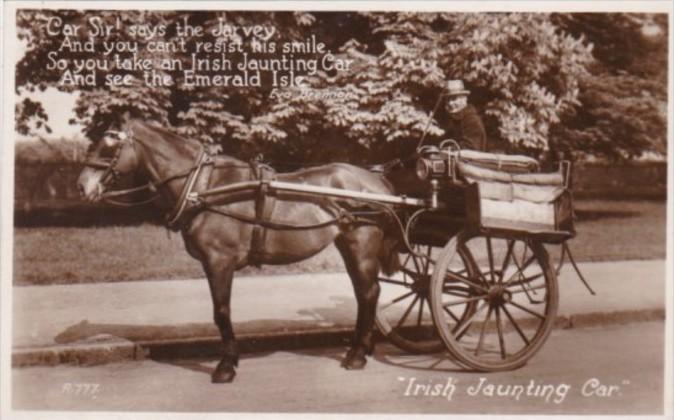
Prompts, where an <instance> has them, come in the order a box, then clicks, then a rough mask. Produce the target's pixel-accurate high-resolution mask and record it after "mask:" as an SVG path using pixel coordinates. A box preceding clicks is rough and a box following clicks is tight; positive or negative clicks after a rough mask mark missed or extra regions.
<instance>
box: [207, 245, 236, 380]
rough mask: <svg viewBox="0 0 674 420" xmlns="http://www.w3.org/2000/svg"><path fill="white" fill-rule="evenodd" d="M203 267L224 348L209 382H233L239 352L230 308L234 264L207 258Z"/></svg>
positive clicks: (227, 259) (214, 317)
mask: <svg viewBox="0 0 674 420" xmlns="http://www.w3.org/2000/svg"><path fill="white" fill-rule="evenodd" d="M203 266H204V271H205V272H206V275H207V277H208V285H209V287H210V290H211V298H212V300H213V320H214V321H215V324H216V325H217V327H218V329H219V330H220V336H221V337H222V343H223V346H224V352H223V355H222V359H221V360H220V362H219V363H218V365H217V367H216V368H215V371H213V374H212V375H211V381H212V382H213V383H229V382H232V381H233V380H234V376H236V371H235V369H234V368H235V367H236V366H238V364H239V351H238V348H237V345H236V339H235V337H234V329H233V327H232V318H231V306H230V300H231V294H232V281H233V279H234V262H233V261H232V260H231V258H209V259H208V261H207V262H205V263H204V264H203Z"/></svg>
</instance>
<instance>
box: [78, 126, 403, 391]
mask: <svg viewBox="0 0 674 420" xmlns="http://www.w3.org/2000/svg"><path fill="white" fill-rule="evenodd" d="M118 128H120V130H119V131H116V133H118V134H116V135H112V134H109V133H108V134H107V135H106V136H105V137H104V138H103V139H102V140H101V141H99V142H97V143H94V144H93V145H92V148H91V149H90V151H89V152H88V155H87V160H86V162H85V167H84V169H83V170H82V172H81V174H80V176H79V178H78V181H77V183H78V188H79V191H80V194H81V196H82V197H83V198H84V199H86V200H88V201H90V202H96V201H100V200H101V199H103V198H104V196H105V194H106V193H109V192H114V190H112V187H113V186H114V185H115V184H116V181H117V180H118V179H119V178H122V177H124V176H134V177H136V178H137V179H140V180H143V181H146V182H148V185H149V186H150V187H149V188H150V189H151V190H153V191H154V192H155V193H156V194H157V195H158V196H159V197H160V200H159V201H157V206H158V208H159V210H160V211H164V212H168V213H169V216H168V217H169V218H171V219H172V220H170V222H171V223H172V225H171V227H173V228H175V230H179V231H180V233H181V235H182V238H183V240H184V244H185V248H186V250H187V252H188V253H189V255H190V256H192V257H193V258H195V259H197V260H198V261H199V262H200V263H201V265H202V267H203V270H204V272H205V274H206V277H207V279H208V285H209V288H210V294H211V298H212V304H213V319H214V322H215V324H216V325H217V327H218V329H219V332H220V335H221V338H222V343H223V345H224V351H223V354H222V357H221V360H220V362H219V363H218V365H217V367H216V368H215V370H214V371H213V372H212V375H211V380H212V382H213V383H229V382H232V381H233V379H234V377H235V375H236V369H235V368H237V367H238V360H239V351H238V349H237V345H236V338H235V335H234V331H233V328H232V322H231V309H230V297H231V290H232V281H233V277H234V273H235V271H237V270H240V269H241V268H243V267H245V266H247V265H251V264H255V265H260V264H289V263H293V262H297V261H300V260H304V259H306V258H309V257H311V256H313V255H315V254H317V253H318V252H320V251H321V250H323V249H324V248H326V247H327V246H328V245H330V244H331V243H334V244H335V245H336V247H337V249H338V250H339V252H340V254H341V256H342V258H343V260H344V264H345V267H346V270H347V273H348V275H349V277H350V279H351V283H352V286H353V290H354V293H355V297H356V301H357V320H356V325H355V330H354V335H353V338H352V341H351V345H350V348H349V349H348V351H347V352H346V354H345V356H344V357H343V359H342V362H341V365H342V367H344V368H345V369H348V370H350V369H362V368H364V367H365V364H366V362H367V359H366V356H367V355H371V354H372V352H373V350H374V341H373V326H374V318H375V310H376V306H377V299H378V297H379V290H380V288H379V285H378V283H377V278H378V274H379V272H380V270H381V271H383V272H385V273H386V274H392V273H393V272H395V271H396V270H397V269H398V268H399V261H398V254H397V251H396V241H397V238H396V234H395V232H393V229H390V228H388V227H387V222H386V219H387V218H386V217H384V218H381V217H379V218H378V217H370V218H365V219H364V218H362V217H354V216H352V215H351V214H350V213H349V212H350V211H353V209H358V208H359V206H361V207H362V203H358V202H356V201H355V200H350V199H341V200H338V199H331V198H327V197H321V196H316V195H314V196H310V195H297V194H292V193H288V194H282V193H281V192H276V193H274V194H273V197H271V196H272V194H270V193H269V192H268V191H262V190H260V191H253V192H251V191H248V192H246V191H244V192H243V193H236V194H231V195H230V194H222V195H221V196H216V197H215V199H214V201H213V202H211V204H209V205H208V206H203V205H202V206H197V205H195V206H192V211H183V210H185V209H184V208H183V209H179V210H176V208H177V207H181V206H184V205H185V204H184V203H185V202H186V201H189V200H187V199H186V198H187V197H185V194H186V193H185V191H186V190H188V189H187V188H186V185H187V184H190V188H194V190H195V191H205V190H207V189H212V188H214V187H218V186H223V185H224V186H226V185H232V184H234V183H237V182H242V181H249V180H260V179H263V178H264V177H261V176H260V174H259V172H260V170H259V169H258V167H259V165H253V164H251V163H249V162H244V161H242V160H239V159H236V158H234V157H231V156H226V155H221V154H218V155H216V156H213V155H212V154H209V153H206V152H205V151H204V150H205V149H204V146H203V145H202V144H201V143H199V142H198V141H196V140H193V139H188V138H184V137H182V136H179V135H176V134H174V133H173V132H172V131H170V130H168V129H165V128H162V127H159V126H158V125H156V124H151V123H147V122H145V121H142V120H140V119H135V118H128V119H126V120H125V121H123V122H122V123H121V124H120V126H119V127H118ZM113 133H115V132H113ZM204 156H205V158H204ZM275 177H276V178H277V179H278V180H279V181H286V182H293V183H299V184H309V185H314V186H325V187H332V188H341V189H345V190H355V191H364V192H371V193H379V194H393V188H392V186H391V185H390V184H389V183H388V181H387V180H386V179H385V178H384V177H383V175H380V174H376V173H373V172H371V171H368V170H366V169H364V168H360V167H357V166H353V165H350V164H346V163H331V164H326V165H322V166H315V167H308V168H305V169H300V170H298V171H295V172H291V173H278V174H276V175H275ZM260 185H263V183H261V184H260ZM188 192H189V191H188ZM265 200H272V201H273V202H274V203H273V205H269V204H268V203H266V204H263V205H262V206H261V205H260V202H261V201H262V202H263V203H264V201H265ZM260 207H263V209H262V210H261V209H260ZM270 207H271V208H272V209H271V210H269V209H270ZM177 213H178V214H177ZM262 213H264V214H262ZM186 216H187V217H186ZM260 218H266V220H267V221H268V223H267V224H266V225H264V224H263V225H264V226H262V227H261V226H260V224H262V222H261V220H260ZM366 219H367V220H366ZM272 221H275V222H276V223H277V225H280V226H281V227H280V228H279V227H278V226H277V225H275V224H274V223H272ZM300 224H303V225H304V226H305V228H297V229H293V228H291V227H292V226H296V225H300ZM388 225H390V220H389V223H388ZM312 226H313V228H312ZM284 227H285V228H284ZM261 230H262V231H263V234H260V231H261Z"/></svg>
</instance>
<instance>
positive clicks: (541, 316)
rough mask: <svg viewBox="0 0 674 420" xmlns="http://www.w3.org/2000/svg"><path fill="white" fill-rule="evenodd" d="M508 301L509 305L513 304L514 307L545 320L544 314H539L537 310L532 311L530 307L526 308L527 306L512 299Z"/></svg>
mask: <svg viewBox="0 0 674 420" xmlns="http://www.w3.org/2000/svg"><path fill="white" fill-rule="evenodd" d="M508 303H509V304H511V305H513V306H515V307H517V308H520V309H521V310H523V311H524V312H527V313H529V314H531V315H533V316H535V317H538V318H540V319H542V320H545V316H544V315H541V314H539V313H538V312H534V311H532V310H531V309H529V308H527V307H525V306H522V305H520V304H519V303H516V302H513V301H512V300H511V301H510V302H508Z"/></svg>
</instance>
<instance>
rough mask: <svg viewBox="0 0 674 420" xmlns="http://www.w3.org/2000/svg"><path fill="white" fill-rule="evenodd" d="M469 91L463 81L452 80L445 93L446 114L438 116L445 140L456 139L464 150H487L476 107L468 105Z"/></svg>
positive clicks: (485, 136)
mask: <svg viewBox="0 0 674 420" xmlns="http://www.w3.org/2000/svg"><path fill="white" fill-rule="evenodd" d="M469 94H470V91H468V90H467V89H466V88H465V87H464V85H463V80H450V81H448V82H447V86H446V89H445V92H444V97H445V98H446V100H445V109H444V111H445V112H441V113H439V115H438V116H437V119H438V122H439V123H440V126H441V127H442V128H444V129H445V136H444V137H445V138H446V139H454V140H456V141H457V142H458V143H459V146H461V148H463V149H473V150H480V151H486V150H487V135H486V133H485V131H484V125H482V120H481V119H480V116H479V115H478V114H477V111H476V110H475V107H473V106H472V105H470V104H469V103H468V95H469Z"/></svg>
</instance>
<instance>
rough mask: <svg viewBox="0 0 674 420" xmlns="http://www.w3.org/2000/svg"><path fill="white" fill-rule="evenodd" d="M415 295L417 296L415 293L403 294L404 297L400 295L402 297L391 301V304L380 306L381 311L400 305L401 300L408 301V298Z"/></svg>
mask: <svg viewBox="0 0 674 420" xmlns="http://www.w3.org/2000/svg"><path fill="white" fill-rule="evenodd" d="M413 294H415V292H414V291H411V292H407V293H405V294H403V295H400V296H398V297H397V298H395V299H393V300H392V301H390V302H388V303H386V304H384V305H379V310H380V311H383V310H385V309H387V308H388V307H390V306H392V305H393V304H395V303H398V302H400V301H401V300H403V299H406V298H408V297H410V296H412V295H413Z"/></svg>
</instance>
